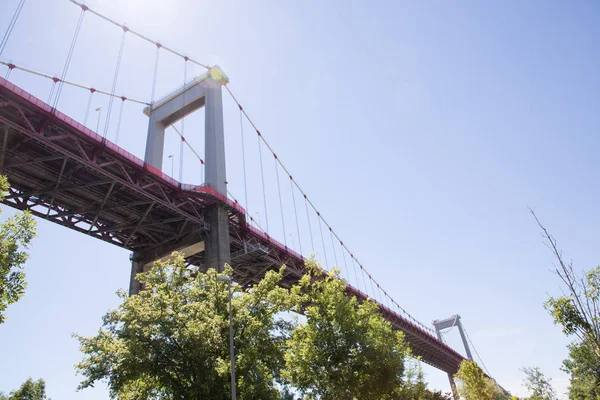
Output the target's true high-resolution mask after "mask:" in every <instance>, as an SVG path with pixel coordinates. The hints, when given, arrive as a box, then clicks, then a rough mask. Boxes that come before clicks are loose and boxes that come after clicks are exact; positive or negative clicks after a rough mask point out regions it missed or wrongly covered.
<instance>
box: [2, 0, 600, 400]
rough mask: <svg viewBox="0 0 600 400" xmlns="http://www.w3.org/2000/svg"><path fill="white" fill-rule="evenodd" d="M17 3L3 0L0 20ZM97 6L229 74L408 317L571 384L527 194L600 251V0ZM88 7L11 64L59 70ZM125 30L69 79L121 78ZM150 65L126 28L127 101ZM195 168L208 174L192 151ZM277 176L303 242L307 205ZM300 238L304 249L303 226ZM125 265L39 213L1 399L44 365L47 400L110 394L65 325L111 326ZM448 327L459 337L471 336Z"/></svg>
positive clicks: (195, 135) (126, 125) (165, 75)
mask: <svg viewBox="0 0 600 400" xmlns="http://www.w3.org/2000/svg"><path fill="white" fill-rule="evenodd" d="M17 3H18V1H17V0H4V1H2V3H1V5H0V32H4V29H5V28H6V26H7V25H8V22H9V20H10V18H11V16H12V13H13V11H14V9H15V8H16V5H17ZM89 5H90V6H92V7H93V8H98V9H99V10H100V11H102V12H105V13H106V14H108V15H110V16H112V17H114V18H115V19H116V20H118V21H122V22H126V23H127V24H128V25H129V26H130V27H132V28H134V29H136V30H138V31H141V32H143V33H146V34H148V35H149V36H151V37H152V38H155V39H159V40H160V41H162V42H163V43H165V44H168V45H171V46H173V47H175V48H177V49H180V50H182V51H185V52H187V53H188V54H189V55H190V56H192V57H194V58H196V59H198V60H199V61H203V62H205V63H209V64H215V63H216V64H219V65H221V67H222V68H223V69H224V70H225V71H226V72H227V74H228V75H229V77H230V79H231V87H232V89H233V90H234V91H235V93H236V94H237V95H238V97H239V98H240V100H241V101H242V103H243V104H244V106H245V108H246V109H247V110H248V112H249V113H250V114H251V115H252V116H253V117H254V119H255V120H256V122H257V124H258V126H259V127H260V129H261V131H262V132H263V134H264V135H265V136H266V137H267V139H268V140H269V141H270V142H271V143H272V145H273V146H274V148H275V149H276V151H277V152H278V155H279V157H280V158H281V159H282V160H283V161H284V163H285V164H286V165H287V166H288V167H289V169H290V170H291V171H292V174H293V175H294V177H295V178H296V179H297V180H298V181H299V182H300V184H301V185H302V186H303V187H304V188H305V190H306V191H307V193H308V194H309V196H310V197H311V198H313V200H314V202H315V203H316V204H317V206H318V208H319V210H320V211H321V212H322V214H323V215H324V216H325V217H326V218H327V220H328V221H329V222H330V223H331V224H332V226H333V227H334V228H335V229H336V231H337V232H338V233H339V234H340V236H341V237H342V239H343V240H344V242H345V243H346V244H348V245H349V247H350V248H351V249H352V251H353V252H354V253H355V254H356V255H357V256H358V258H359V259H360V260H361V261H362V262H363V264H364V265H365V267H367V268H368V269H369V271H370V272H371V273H372V274H373V276H374V277H375V278H376V279H378V280H379V281H380V282H382V283H383V286H384V288H385V289H386V290H387V291H388V292H390V293H391V294H392V295H393V297H394V298H395V299H396V300H397V301H398V302H399V303H400V304H401V305H402V306H403V307H404V308H405V309H407V310H408V311H410V312H411V313H412V314H413V315H414V316H415V317H417V318H418V319H419V320H421V321H423V322H425V323H429V322H430V321H431V320H433V319H437V318H443V317H447V316H450V315H452V314H455V313H459V314H460V315H461V316H462V318H463V321H464V323H465V325H466V327H467V330H468V332H469V333H470V336H471V338H472V339H473V341H474V343H475V345H476V347H477V350H478V351H479V353H480V354H481V356H482V357H483V360H484V362H485V364H486V366H487V367H488V369H489V371H490V373H491V374H492V375H493V376H494V377H496V378H497V380H498V381H499V382H500V383H501V384H502V385H503V386H504V387H506V388H507V389H509V390H511V391H512V392H513V393H514V394H523V389H522V388H521V386H520V383H521V379H522V374H521V373H520V372H519V369H520V368H521V367H523V366H539V367H541V368H542V370H543V372H545V373H546V374H548V375H549V376H551V377H552V378H553V382H554V383H555V385H556V386H557V388H558V389H559V391H560V392H564V391H565V388H566V386H567V383H568V381H567V377H566V375H565V374H563V373H562V372H560V370H559V367H560V364H561V361H562V360H563V359H564V358H565V356H566V349H565V345H566V344H567V343H568V342H569V340H568V339H566V338H564V337H563V336H562V334H561V332H560V329H559V328H557V327H555V326H553V324H552V320H551V318H550V317H549V316H548V314H547V313H546V312H545V311H544V310H543V308H542V303H543V302H544V300H545V299H546V298H547V296H548V295H549V294H558V293H560V292H559V290H558V287H557V285H558V279H557V277H555V276H553V275H552V273H550V272H549V270H550V268H551V267H552V262H553V260H552V258H551V255H550V253H549V251H548V250H547V249H546V248H545V247H544V246H543V244H542V242H541V237H540V235H539V230H538V228H537V227H536V225H535V223H534V221H533V220H532V218H531V216H530V215H529V214H528V210H527V206H528V205H529V206H531V207H533V208H535V210H536V211H537V212H538V214H539V216H540V218H541V219H542V220H543V221H544V222H545V223H546V224H547V226H548V227H549V228H550V229H551V231H552V232H553V233H554V235H555V236H556V237H557V238H558V240H559V243H560V245H561V247H562V248H563V250H564V252H565V255H566V256H567V258H570V257H572V258H573V261H574V263H575V265H576V266H577V267H578V268H586V269H587V268H591V267H593V266H595V265H596V264H597V263H598V261H599V260H600V250H599V249H600V247H599V246H598V245H597V235H596V231H597V227H598V226H600V217H599V214H598V212H597V210H598V205H597V204H598V202H597V199H598V198H599V197H600V190H599V189H598V188H599V186H598V185H597V184H596V180H597V171H598V169H599V167H600V161H599V160H598V156H597V153H598V150H597V149H598V145H599V144H600V143H599V139H598V130H599V128H600V113H599V112H598V110H600V75H598V73H597V71H598V70H599V68H600V56H599V54H600V51H599V50H600V47H599V45H600V32H599V29H600V28H598V27H599V26H600V8H599V6H598V4H597V3H595V2H592V1H576V2H569V3H567V2H558V1H555V2H547V1H546V2H544V1H527V2H522V1H503V2H478V1H464V2H459V3H457V2H448V1H433V2H392V1H388V2H371V3H369V2H364V1H362V2H360V1H345V2H341V1H331V2H317V1H308V2H277V1H258V2H241V1H240V2H236V1H226V2H216V1H204V0H202V1H195V0H194V1H192V0H173V1H168V2H167V1H158V0H122V1H116V0H110V1H109V0H105V1H100V0H96V1H93V2H92V1H90V2H89ZM78 13H79V9H78V7H76V6H74V5H72V4H71V3H69V2H68V1H67V0H52V1H43V0H28V1H27V3H26V5H25V8H24V9H23V12H22V14H21V17H20V19H19V21H18V23H17V26H16V28H15V31H14V33H13V35H12V37H11V39H10V42H9V43H8V46H7V48H6V50H5V52H4V53H3V54H2V58H3V59H4V60H7V59H11V60H13V61H14V62H15V63H17V64H23V65H26V66H28V67H31V68H33V69H36V70H40V71H43V72H47V73H50V74H56V75H59V74H60V72H61V70H62V66H63V63H64V60H65V57H66V53H67V50H68V47H69V44H70V40H71V36H72V34H73V31H74V28H75V24H76V20H77V16H78ZM120 34H121V33H120V32H119V30H118V29H117V28H115V27H113V26H110V25H108V24H106V23H104V22H102V21H101V20H99V19H98V18H97V17H95V16H93V15H86V17H85V18H84V23H83V28H82V32H81V36H80V38H79V41H78V43H77V47H76V51H75V54H74V57H73V62H72V64H71V67H70V70H69V74H68V79H70V80H73V81H76V82H81V83H85V84H89V85H94V86H95V87H97V88H99V89H106V90H109V89H110V87H111V83H112V77H113V71H114V66H115V61H116V55H117V51H118V45H119V38H120ZM153 60H154V48H153V47H152V46H151V45H148V44H146V43H144V42H141V41H139V40H137V39H134V38H128V39H127V42H126V46H125V53H124V59H123V66H122V68H121V75H120V76H119V82H118V85H117V92H118V93H124V94H126V95H127V96H130V97H136V98H141V99H146V100H147V99H149V98H150V92H151V81H152V72H153V65H154V61H153ZM199 72H201V70H200V69H195V70H194V71H192V70H190V71H189V73H188V76H191V75H192V74H193V73H199ZM0 73H2V74H4V73H5V69H3V70H1V71H0ZM11 80H13V81H14V82H15V83H16V84H18V85H20V86H22V87H23V88H25V89H27V90H29V91H31V92H32V93H33V94H35V95H37V96H38V97H40V98H41V99H43V100H46V99H47V98H48V94H49V90H50V83H49V82H48V81H45V80H43V79H41V78H37V77H31V76H28V75H26V74H25V73H23V72H18V71H15V72H13V73H12V75H11ZM182 80H183V62H182V61H181V60H179V59H176V58H175V57H172V56H167V55H165V54H162V55H161V58H160V67H159V78H158V83H157V89H156V93H157V94H158V95H161V94H163V93H166V92H168V91H170V90H172V89H173V88H175V87H176V86H177V85H179V84H181V82H182ZM86 101H87V93H85V92H82V91H80V90H78V89H72V88H65V90H64V92H63V96H62V98H61V102H60V105H59V108H60V109H61V110H63V111H64V112H66V113H67V114H68V115H70V116H72V117H73V118H75V119H78V120H80V121H83V116H84V113H85V105H86ZM100 105H102V106H103V109H104V110H106V109H107V106H108V101H107V99H106V98H100V97H98V98H95V99H94V102H93V108H95V107H98V106H100ZM117 106H118V104H117ZM225 107H226V109H225V124H226V135H227V157H228V159H227V166H228V181H229V182H230V189H231V190H232V192H233V193H234V194H236V195H237V196H238V198H240V199H241V198H242V197H243V179H242V172H241V157H240V155H241V149H240V141H239V137H240V127H239V115H238V114H237V110H236V108H235V106H234V105H233V103H232V102H231V101H229V99H228V100H227V101H226V104H225ZM93 108H92V109H93ZM117 112H118V107H115V108H114V110H113V118H112V119H111V125H110V129H109V138H110V139H114V135H115V123H116V115H117ZM97 116H98V115H97V114H95V113H93V112H92V114H91V115H90V118H89V120H88V125H89V126H90V127H92V128H93V127H95V124H96V118H97ZM188 121H189V122H187V121H186V136H188V138H189V140H190V141H191V142H192V143H193V144H194V146H195V147H197V148H198V149H199V150H200V151H201V152H202V141H203V130H202V116H201V113H199V114H198V115H195V116H193V117H190V118H189V119H188ZM101 129H102V128H101ZM146 129H147V119H146V117H145V116H144V115H143V114H142V113H141V107H139V106H135V105H126V107H125V114H124V117H123V124H122V127H121V134H120V143H119V144H121V145H122V146H123V147H125V148H127V149H128V150H129V151H131V152H133V153H134V154H136V155H138V156H140V157H142V156H143V149H144V144H145V136H146ZM245 129H246V132H245V140H246V152H247V158H248V186H249V192H250V200H249V202H250V204H249V207H248V208H249V210H250V211H251V212H252V213H254V212H257V211H260V214H259V215H260V218H261V219H263V220H264V219H265V217H266V216H265V215H264V212H263V211H262V195H261V189H260V175H259V173H258V171H259V169H258V168H259V167H258V160H257V155H256V154H257V147H256V146H257V145H256V136H255V135H254V134H253V133H252V132H251V130H250V129H249V127H248V126H247V125H246V126H245ZM167 136H168V138H167V143H166V151H165V163H164V170H165V171H166V172H167V173H171V164H170V160H167V159H166V157H167V155H168V154H175V157H176V162H175V167H174V174H175V176H177V175H178V163H179V161H178V140H177V137H176V135H175V134H174V132H172V131H169V134H168V135H167ZM265 165H266V169H267V176H266V179H267V182H268V184H267V192H268V195H267V201H268V202H269V223H270V225H271V229H272V234H273V235H274V236H276V237H279V238H280V239H283V237H282V234H281V228H280V226H279V225H280V224H279V223H278V222H279V219H280V215H279V208H278V203H277V201H278V200H277V197H276V186H275V185H276V184H275V181H274V179H275V178H274V168H273V159H272V158H269V157H266V158H265ZM184 181H185V182H188V183H200V182H201V177H200V170H199V166H198V163H197V162H196V161H195V160H193V158H192V156H191V154H190V153H189V152H187V151H186V156H185V163H184ZM282 184H285V190H284V201H285V203H284V204H285V207H286V211H285V217H286V221H287V223H288V224H289V225H288V234H289V233H290V232H293V229H294V228H292V227H293V225H292V221H293V219H292V218H293V215H292V214H291V212H292V211H291V205H290V204H291V203H290V197H289V196H290V195H289V192H288V191H286V190H287V181H284V180H283V179H282ZM300 210H302V211H303V210H304V209H303V208H301V209H300ZM300 210H299V211H300ZM11 212H12V211H11V210H5V214H4V215H5V216H6V215H9V214H11ZM301 215H303V214H301ZM256 217H257V218H258V216H256ZM303 221H305V219H304V220H303ZM301 224H305V222H301ZM313 224H316V220H313ZM302 226H303V228H305V225H302ZM314 227H315V225H313V229H314ZM304 232H306V230H304ZM315 234H316V233H315ZM317 238H319V239H320V237H319V236H316V237H315V240H317ZM300 239H301V240H302V241H303V246H304V248H305V250H306V249H307V248H308V247H309V244H308V241H309V239H308V237H307V236H306V233H303V234H302V235H301V238H300ZM326 239H327V237H326ZM288 240H290V241H291V240H295V241H296V242H297V241H298V237H297V235H296V234H295V233H294V236H293V237H291V238H288ZM317 242H318V240H317ZM316 250H317V253H318V255H321V253H320V252H321V250H320V249H316ZM328 251H330V250H328ZM305 253H306V251H305ZM331 254H332V253H331V252H330V253H329V254H328V257H330V258H332V256H331ZM337 255H338V257H340V253H339V250H338V253H337ZM330 262H332V261H331V260H330ZM340 263H341V261H340ZM129 268H130V266H129V261H128V252H127V251H125V250H122V249H119V248H116V247H112V246H110V245H108V244H106V243H104V242H100V241H98V240H95V239H91V238H88V237H85V236H83V235H81V234H79V233H75V232H73V231H69V230H67V229H64V228H62V227H60V226H57V225H53V224H50V223H47V222H44V221H39V235H38V238H37V239H36V242H35V244H34V247H33V250H32V254H31V259H30V261H29V263H28V265H27V274H28V280H29V287H28V289H27V293H26V295H25V297H24V298H23V299H22V300H21V301H20V302H19V303H18V304H16V305H13V306H11V307H10V308H9V310H8V313H7V316H8V320H7V322H6V323H5V324H3V325H2V326H0V343H2V345H1V350H0V354H1V356H0V358H1V359H2V361H1V362H0V390H4V391H8V390H10V389H13V388H15V387H17V386H18V385H19V384H20V383H21V382H22V381H24V380H25V379H26V378H27V377H29V376H31V377H33V378H44V379H45V380H46V382H47V385H48V393H49V395H50V396H51V397H52V398H55V399H104V398H106V397H107V392H106V390H105V388H104V387H102V385H99V386H98V387H97V388H95V389H92V390H86V391H83V392H75V389H76V386H77V383H78V381H79V378H78V377H77V376H75V373H74V369H73V364H75V363H76V362H77V361H78V360H79V358H80V356H79V353H78V347H77V343H76V341H75V340H74V339H72V338H71V337H70V335H71V333H72V332H77V333H80V334H84V335H91V334H93V333H94V332H95V331H96V330H97V329H98V327H99V326H100V324H101V317H102V315H103V314H104V313H105V312H106V311H108V310H109V309H111V308H114V307H115V306H116V305H117V304H118V299H117V297H116V296H115V295H114V293H115V292H116V291H117V290H118V289H119V288H126V287H127V286H128V279H129ZM448 338H449V341H450V343H451V344H452V345H453V346H455V348H457V349H458V348H459V344H460V342H459V339H458V335H457V332H456V331H452V332H450V333H449V334H448ZM427 373H428V375H427V379H428V381H429V382H430V385H431V386H432V387H433V388H439V389H443V390H448V389H449V388H448V383H447V378H446V376H445V374H444V373H441V372H439V371H436V370H433V369H429V368H428V369H427Z"/></svg>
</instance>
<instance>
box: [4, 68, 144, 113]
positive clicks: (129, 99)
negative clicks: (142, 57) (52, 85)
mask: <svg viewBox="0 0 600 400" xmlns="http://www.w3.org/2000/svg"><path fill="white" fill-rule="evenodd" d="M0 64H2V65H6V66H7V67H8V68H9V71H12V70H13V69H16V70H19V71H23V72H27V73H28V74H32V75H37V76H40V77H42V78H46V79H50V80H51V81H54V80H56V81H59V80H60V78H57V77H55V76H51V75H48V74H44V73H42V72H38V71H34V70H32V69H29V68H25V67H22V66H20V65H16V64H14V63H12V62H6V61H0ZM63 82H64V83H65V85H70V86H74V87H78V88H80V89H85V90H93V91H94V92H96V93H99V94H103V95H106V96H110V97H117V98H121V96H119V95H116V94H114V93H110V92H107V91H105V90H99V89H94V88H92V87H89V86H85V85H82V84H80V83H74V82H70V81H67V80H64V81H63ZM127 101H131V102H134V103H137V104H142V105H145V106H149V105H150V103H148V102H146V101H142V100H136V99H132V98H130V97H127Z"/></svg>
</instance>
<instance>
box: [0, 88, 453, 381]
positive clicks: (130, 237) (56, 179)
mask: <svg viewBox="0 0 600 400" xmlns="http://www.w3.org/2000/svg"><path fill="white" fill-rule="evenodd" d="M0 170H1V173H2V174H5V175H6V176H7V177H8V179H9V181H10V184H11V186H12V187H11V189H10V192H9V194H8V195H7V196H6V197H5V198H4V200H3V202H4V203H5V204H8V205H10V206H12V207H14V208H17V209H19V210H30V211H31V212H32V213H33V214H34V215H36V216H37V217H40V218H43V219H46V220H49V221H52V222H54V223H57V224H59V225H63V226H65V227H67V228H70V229H74V230H76V231H78V232H81V233H83V234H85V235H89V236H92V237H95V238H97V239H100V240H103V241H105V242H108V243H111V244H114V245H116V246H119V247H123V248H126V249H128V250H131V251H132V252H134V253H135V254H138V255H141V257H142V258H143V259H145V260H147V261H152V260H155V259H157V258H160V257H162V256H164V255H166V254H168V253H170V252H171V251H172V250H178V249H182V248H184V247H188V248H195V249H196V250H195V251H194V252H193V254H190V256H189V257H188V258H187V261H188V263H190V264H194V265H198V266H201V267H202V266H204V252H203V251H202V249H203V246H201V245H198V244H199V243H201V242H202V241H203V240H204V238H205V237H206V234H207V232H208V231H209V230H210V225H209V224H208V223H207V219H206V218H205V215H206V211H207V209H208V208H209V207H211V206H214V205H215V204H216V205H219V206H220V207H224V208H226V209H227V210H228V212H229V222H230V240H231V264H232V267H233V269H234V278H235V280H236V281H237V282H239V283H241V284H243V285H249V284H252V283H254V282H257V281H258V280H260V278H261V277H262V276H263V275H264V273H265V272H266V271H268V270H270V269H279V267H280V266H281V265H283V264H286V265H287V269H286V276H285V278H284V282H283V283H282V285H284V286H287V287H289V286H291V285H293V284H294V283H295V282H296V281H297V280H298V279H299V278H300V277H301V276H302V275H303V273H304V270H305V269H304V259H303V258H302V257H301V256H300V255H299V254H297V253H295V252H294V251H292V250H290V249H288V248H286V247H285V246H284V245H282V244H281V243H279V242H277V241H276V240H274V239H272V238H270V237H269V236H267V235H265V234H264V233H262V232H260V231H258V230H257V229H255V228H254V227H252V226H250V225H249V224H248V223H247V222H246V216H245V211H244V209H243V208H242V207H241V206H240V205H239V204H237V203H235V202H233V201H231V200H229V199H227V198H225V197H223V196H222V195H220V194H219V193H217V192H216V191H214V190H213V189H211V188H209V187H204V186H193V185H185V184H181V183H179V182H177V181H175V180H174V179H172V178H171V177H169V176H167V175H165V174H163V173H162V172H161V171H160V170H158V169H156V168H154V167H152V166H151V165H149V164H146V163H144V162H143V161H142V160H140V159H139V158H137V157H135V156H133V155H132V154H130V153H128V152H127V151H125V150H124V149H122V148H120V147H118V146H117V145H115V144H113V143H111V142H110V141H108V140H105V139H104V138H102V137H101V136H99V135H97V134H96V133H94V132H92V131H91V130H89V129H88V128H86V127H84V126H83V125H81V124H79V123H78V122H76V121H74V120H72V119H71V118H69V117H67V116H66V115H64V114H62V113H60V112H58V111H56V110H52V109H51V107H50V106H49V105H47V104H45V103H44V102H42V101H41V100H39V99H37V98H35V97H33V96H31V95H30V94H29V93H27V92H25V91H23V90H21V89H20V88H18V87H16V86H14V85H13V84H11V83H10V82H8V81H6V80H4V79H2V78H0ZM195 245H196V246H195ZM190 246H191V247H190ZM194 246H195V247H194ZM348 291H349V292H350V293H351V294H352V295H354V296H357V297H359V298H362V299H366V298H367V295H366V294H364V293H362V292H361V291H359V290H358V289H356V288H354V287H352V286H350V285H348ZM379 306H380V308H381V310H382V313H383V315H384V317H385V318H386V319H387V320H388V321H390V323H391V324H392V326H393V327H394V328H395V329H399V330H402V331H403V332H404V333H405V336H406V339H407V341H408V343H409V345H410V347H411V349H412V351H413V354H414V355H415V356H420V357H421V359H422V361H424V362H426V363H428V364H430V365H432V366H434V367H436V368H438V369H440V370H443V371H446V372H448V373H451V374H454V373H456V371H457V370H458V367H459V364H460V362H461V361H462V360H463V359H464V358H463V357H462V356H461V355H460V354H459V353H457V352H456V351H454V350H453V349H452V348H450V347H449V346H447V345H446V344H444V343H442V342H441V341H439V340H438V339H437V338H436V337H434V336H433V335H432V334H430V333H429V332H427V331H425V330H424V329H422V328H420V327H419V326H417V325H416V324H414V323H412V322H411V321H409V320H408V319H406V318H405V317H403V316H401V315H400V314H398V313H396V312H395V311H393V310H391V309H389V308H387V307H386V306H384V305H382V304H379Z"/></svg>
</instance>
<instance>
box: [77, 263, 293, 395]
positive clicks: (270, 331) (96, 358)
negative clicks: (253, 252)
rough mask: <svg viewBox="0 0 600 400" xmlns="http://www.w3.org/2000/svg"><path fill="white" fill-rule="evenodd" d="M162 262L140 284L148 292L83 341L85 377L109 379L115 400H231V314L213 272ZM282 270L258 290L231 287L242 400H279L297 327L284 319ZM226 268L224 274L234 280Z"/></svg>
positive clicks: (88, 382) (286, 299) (129, 300)
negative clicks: (286, 350) (285, 357)
mask: <svg viewBox="0 0 600 400" xmlns="http://www.w3.org/2000/svg"><path fill="white" fill-rule="evenodd" d="M173 259H174V260H173V261H172V262H170V263H165V262H157V263H155V265H154V267H153V268H152V269H151V270H150V271H148V272H145V273H141V274H138V276H137V279H138V280H139V281H140V282H141V283H142V284H143V285H144V287H145V290H143V291H141V292H140V293H139V294H138V295H134V296H131V297H128V296H127V295H126V294H125V293H122V292H121V293H119V296H120V297H121V298H122V299H123V302H122V304H121V305H120V306H119V307H118V308H117V309H116V310H113V311H110V312H109V313H108V314H107V315H106V316H105V317H104V323H103V328H102V329H100V331H99V332H98V334H97V335H96V336H93V337H82V336H77V335H76V337H77V339H78V340H79V342H80V348H81V351H82V352H83V354H84V358H83V360H82V361H81V362H80V363H79V364H77V365H76V369H77V370H78V372H80V373H81V374H83V376H84V377H85V379H84V380H83V382H81V384H80V386H79V388H80V389H83V388H86V387H90V386H93V385H94V384H95V383H96V382H97V381H100V380H106V381H108V387H109V391H110V396H111V398H117V397H118V398H119V399H140V398H144V399H145V398H151V399H167V398H168V399H194V398H203V399H204V398H205V399H217V400H219V399H222V400H225V399H229V398H230V390H231V388H230V361H229V339H228V338H229V310H228V291H227V284H226V283H225V282H222V281H219V280H217V276H218V274H217V273H216V272H215V271H214V270H209V271H208V272H207V273H202V272H201V271H200V270H199V269H198V268H197V267H193V266H192V267H186V265H185V260H184V258H183V255H182V254H180V253H173ZM283 270H284V268H282V269H281V270H280V271H279V272H272V271H271V272H268V273H267V274H266V276H265V278H264V279H263V280H262V281H261V282H259V283H258V284H256V285H254V286H252V287H250V288H247V289H244V288H241V287H240V286H238V285H233V290H234V295H233V315H234V320H233V324H234V332H235V337H234V348H235V352H236V356H235V367H236V378H237V390H238V393H239V397H238V398H239V399H242V400H244V399H257V400H258V399H261V400H262V399H267V400H268V399H280V398H281V394H280V392H279V389H278V385H277V381H278V379H279V371H280V369H281V366H282V365H283V356H282V355H283V349H282V348H283V346H284V344H285V341H286V340H287V339H288V338H289V334H288V332H289V331H290V329H291V328H292V326H291V324H290V323H289V322H286V321H284V320H283V319H281V318H279V317H278V313H279V312H280V311H283V310H286V309H288V308H289V304H290V301H292V300H293V296H290V293H289V291H288V290H287V289H284V288H281V287H279V286H278V284H279V282H280V280H281V277H282V273H283ZM230 272H231V270H230V269H227V270H226V271H225V274H230Z"/></svg>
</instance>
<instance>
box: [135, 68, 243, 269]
mask: <svg viewBox="0 0 600 400" xmlns="http://www.w3.org/2000/svg"><path fill="white" fill-rule="evenodd" d="M227 82H229V79H228V78H227V76H226V75H225V74H224V73H223V71H221V69H220V68H219V67H217V66H214V67H211V68H210V70H209V71H208V72H206V73H205V74H204V75H202V76H200V77H198V78H196V79H195V80H193V81H191V82H188V83H186V84H185V85H184V86H183V87H181V88H180V89H178V90H177V91H175V92H174V93H172V94H170V95H168V96H167V97H165V98H164V99H162V100H159V101H156V102H154V103H153V104H152V105H151V106H149V107H147V108H146V109H144V113H146V115H148V117H150V121H149V126H148V140H147V142H146V158H145V161H146V162H147V163H149V164H150V165H152V166H154V167H155V168H159V169H162V161H163V147H164V136H165V129H166V128H167V127H169V126H170V125H172V124H174V123H175V122H177V121H178V120H180V119H181V118H183V117H185V116H186V115H188V114H190V113H191V112H193V111H195V110H197V109H199V108H202V107H204V113H205V114H204V115H205V118H204V121H205V125H204V140H205V159H206V162H205V167H206V168H205V172H204V173H205V176H204V185H206V186H209V187H211V188H213V189H214V190H216V191H217V192H218V193H219V194H221V195H223V196H224V197H225V198H226V197H227V178H226V168H225V132H224V127H223V91H222V87H223V85H225V84H227ZM205 217H206V220H207V221H208V223H209V232H207V234H205V235H204V239H205V256H204V264H205V266H206V267H208V268H215V269H217V270H218V271H222V270H223V267H224V265H225V263H229V262H230V257H231V255H230V243H229V212H228V210H227V209H226V208H225V207H223V206H220V205H214V206H212V208H209V209H208V210H207V215H206V216H205Z"/></svg>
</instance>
